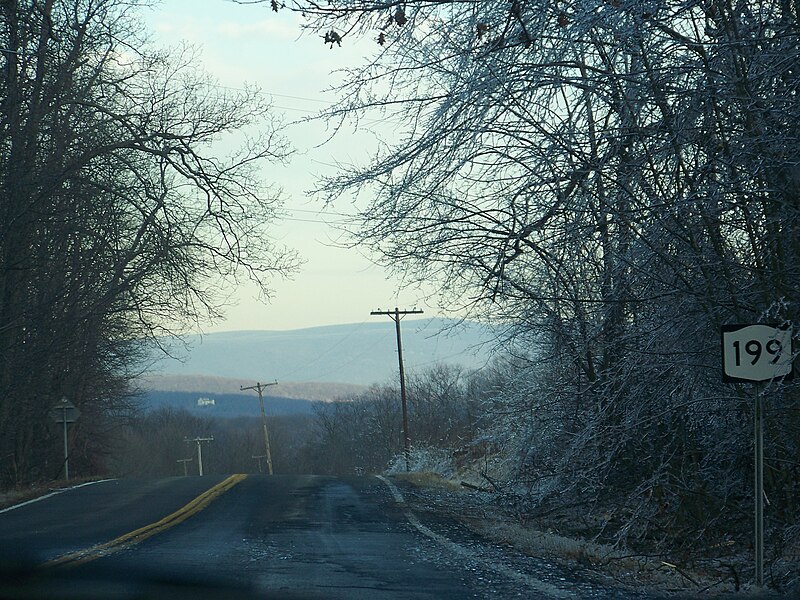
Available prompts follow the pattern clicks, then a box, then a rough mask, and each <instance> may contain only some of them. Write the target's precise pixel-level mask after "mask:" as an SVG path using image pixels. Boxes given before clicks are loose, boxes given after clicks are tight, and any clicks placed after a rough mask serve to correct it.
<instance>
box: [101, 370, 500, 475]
mask: <svg viewBox="0 0 800 600" xmlns="http://www.w3.org/2000/svg"><path fill="white" fill-rule="evenodd" d="M495 385H496V382H495V381H493V380H491V379H490V378H488V377H487V375H486V373H472V372H465V371H463V370H462V369H460V368H458V367H453V366H446V365H441V366H437V367H434V368H432V369H430V370H427V371H423V372H420V373H419V374H412V375H411V376H410V377H409V379H408V382H407V389H408V395H409V397H410V398H412V399H413V400H412V401H410V402H409V430H410V432H411V436H412V439H413V445H414V447H415V448H417V449H420V448H423V449H434V448H435V449H440V450H443V451H444V452H445V453H446V454H447V455H448V456H449V454H450V453H451V451H452V450H454V449H459V448H462V447H466V446H469V444H471V442H472V441H473V440H474V439H476V437H477V436H478V435H479V432H481V431H482V430H483V429H484V426H485V422H486V416H485V414H484V411H485V406H484V401H485V399H486V398H488V397H490V396H491V395H492V393H493V391H494V386H495ZM268 432H269V438H270V449H271V454H272V460H273V468H274V472H275V473H276V474H288V473H300V474H302V473H310V474H320V475H353V474H378V473H383V472H386V471H387V470H389V469H390V468H392V465H393V464H394V463H398V462H399V463H403V460H402V459H403V435H402V414H401V404H400V392H399V389H398V386H397V385H393V384H383V385H374V386H372V387H370V388H369V389H368V390H367V391H365V392H363V393H360V394H358V395H354V396H350V397H345V398H341V399H339V400H337V401H335V402H317V403H315V404H314V411H313V414H311V415H281V416H270V417H268ZM212 436H213V438H214V441H213V442H208V443H206V444H207V445H204V446H203V448H204V450H203V470H204V472H205V473H219V474H221V473H235V472H244V473H256V472H258V465H259V461H258V459H257V458H253V457H258V456H262V457H263V455H264V454H265V444H264V434H263V429H262V422H261V419H260V418H251V417H239V418H235V419H225V418H211V417H204V416H199V415H196V414H192V413H190V412H188V411H186V410H182V409H175V408H166V407H162V408H159V409H156V410H149V411H146V412H143V413H140V414H139V415H138V416H137V417H136V418H134V419H132V420H131V421H130V422H129V423H128V424H127V425H126V426H125V427H123V428H121V430H120V431H119V432H118V434H117V438H116V442H115V444H114V446H113V452H112V453H111V455H110V456H109V457H108V460H107V465H108V467H109V469H110V470H111V472H112V473H113V474H115V475H118V476H135V475H149V476H170V475H179V474H183V463H180V462H179V461H180V460H181V459H184V458H190V459H192V462H190V463H189V468H188V472H189V473H190V474H197V472H198V467H197V462H196V445H195V443H193V442H186V441H185V440H186V439H189V440H191V439H194V438H197V437H212ZM448 461H449V458H448ZM261 465H262V467H261V468H262V471H263V472H266V462H265V460H264V459H263V458H262V459H261ZM400 468H401V469H404V464H401V466H400Z"/></svg>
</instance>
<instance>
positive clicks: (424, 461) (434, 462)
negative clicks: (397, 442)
mask: <svg viewBox="0 0 800 600" xmlns="http://www.w3.org/2000/svg"><path fill="white" fill-rule="evenodd" d="M408 468H409V471H411V472H413V473H435V474H436V475H439V476H440V477H443V478H445V479H447V478H449V477H452V475H453V473H454V472H455V463H454V462H453V453H452V451H450V450H449V449H444V448H433V447H431V446H416V447H413V448H411V451H410V452H409V454H408ZM405 472H406V457H405V454H403V453H400V454H398V455H396V456H394V457H393V458H392V461H391V462H390V463H389V467H388V468H387V469H386V473H387V474H389V475H396V474H399V473H405Z"/></svg>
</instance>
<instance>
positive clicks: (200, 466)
mask: <svg viewBox="0 0 800 600" xmlns="http://www.w3.org/2000/svg"><path fill="white" fill-rule="evenodd" d="M183 441H184V442H186V443H189V442H194V443H195V444H197V473H198V475H200V477H202V476H203V442H213V441H214V436H213V435H212V436H211V437H196V438H194V439H189V438H183ZM185 465H186V463H184V466H185Z"/></svg>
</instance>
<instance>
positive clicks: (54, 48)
mask: <svg viewBox="0 0 800 600" xmlns="http://www.w3.org/2000/svg"><path fill="white" fill-rule="evenodd" d="M137 8H138V5H137V3H136V2H133V3H131V2H118V1H117V0H99V1H97V2H83V1H82V0H46V1H44V2H27V1H18V0H13V1H11V2H4V3H2V5H0V55H1V56H2V58H0V60H2V65H1V66H2V77H0V89H1V90H2V98H3V99H2V103H1V104H0V161H2V165H3V168H2V172H0V190H1V191H0V195H2V202H0V353H2V356H3V360H2V361H1V362H0V456H3V457H8V456H12V457H13V464H14V465H15V468H16V473H17V475H19V474H20V473H23V474H24V476H25V477H31V476H53V475H54V474H55V473H53V472H46V471H45V470H42V468H41V467H42V465H44V463H45V460H46V459H47V456H48V454H49V453H51V452H52V450H51V448H52V445H51V444H50V440H49V437H48V436H47V435H46V431H47V421H48V415H47V411H48V409H49V407H50V406H51V405H52V404H53V403H54V402H55V401H56V400H57V399H59V398H60V397H61V396H68V397H70V398H71V399H72V401H73V402H74V403H75V404H77V405H78V406H79V407H80V408H81V409H82V410H84V412H85V414H86V415H87V417H89V416H91V415H96V416H97V417H98V418H100V416H101V415H107V414H108V411H107V410H106V409H114V408H119V407H121V406H122V405H121V404H119V402H118V401H120V400H124V399H125V397H126V391H125V380H126V378H127V377H128V376H129V375H130V374H131V373H133V372H135V369H136V368H139V367H138V366H137V360H136V359H137V354H136V353H137V349H138V348H139V347H141V343H142V342H143V341H146V340H151V341H154V340H156V339H157V338H158V337H159V336H161V335H164V334H171V333H176V332H179V331H180V330H181V329H182V327H184V326H185V325H186V324H188V323H193V322H196V321H197V320H203V319H208V318H211V317H213V316H215V315H216V314H217V313H216V311H217V308H218V307H219V305H220V303H221V302H223V301H224V294H220V293H219V290H220V286H221V285H224V282H226V281H230V280H231V279H233V278H236V277H239V276H246V277H250V278H251V279H253V280H254V281H256V282H258V283H259V284H261V285H262V286H264V289H265V291H268V290H267V286H268V284H269V278H270V276H272V275H275V274H281V273H284V272H286V271H287V270H289V269H291V268H292V266H293V265H294V264H295V258H294V254H293V253H292V252H289V251H286V250H284V249H282V248H277V247H273V246H272V244H271V242H270V241H269V237H268V236H267V235H265V229H264V228H265V226H266V225H267V224H268V223H269V221H270V220H271V219H272V218H273V217H274V215H275V210H276V208H277V207H278V206H279V204H278V202H277V200H276V198H275V196H274V194H273V193H272V192H271V191H270V190H269V188H268V187H266V186H265V185H264V184H263V183H262V181H261V179H260V178H259V176H258V175H259V174H258V168H259V166H260V165H261V164H262V163H263V161H264V160H268V159H273V160H274V159H277V160H279V159H280V158H281V157H282V156H284V155H285V153H286V151H287V149H286V145H285V143H284V141H283V140H282V139H281V138H280V136H279V135H278V133H277V128H276V124H275V123H274V122H273V121H272V119H271V117H270V112H269V106H268V104H267V103H265V102H264V101H263V100H262V99H261V98H260V97H259V96H258V94H257V92H256V91H254V90H248V91H244V92H235V93H231V92H229V91H226V90H223V89H222V88H219V87H217V86H216V85H215V82H214V81H213V80H211V79H210V78H208V77H207V76H205V75H204V74H203V73H201V72H199V71H198V70H197V68H196V67H195V63H196V58H195V56H194V55H193V53H192V52H191V50H189V49H179V50H177V51H169V52H167V51H162V50H157V49H155V48H153V47H152V46H150V45H149V44H148V43H147V41H146V39H145V37H144V35H143V32H142V31H141V30H140V29H139V27H138V25H136V22H135V14H134V13H135V10H136V9H137ZM224 138H228V139H229V140H230V141H231V142H234V141H235V140H237V139H238V140H239V141H242V140H244V141H243V143H241V145H240V148H239V150H236V151H234V152H233V153H231V154H230V155H229V156H220V155H219V152H218V151H217V150H215V149H214V148H213V147H212V145H213V144H214V143H215V142H217V141H219V140H222V139H224ZM94 407H97V408H98V410H94ZM89 425H90V423H89V422H84V423H83V424H82V429H77V428H76V433H78V434H79V433H80V431H82V430H86V429H87V428H88V427H89ZM7 466H8V464H7V463H6V464H4V465H2V466H0V469H2V470H3V473H4V478H5V479H7V478H8V476H10V470H9V469H8V468H7Z"/></svg>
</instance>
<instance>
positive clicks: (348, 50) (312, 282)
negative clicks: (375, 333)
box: [143, 0, 438, 332]
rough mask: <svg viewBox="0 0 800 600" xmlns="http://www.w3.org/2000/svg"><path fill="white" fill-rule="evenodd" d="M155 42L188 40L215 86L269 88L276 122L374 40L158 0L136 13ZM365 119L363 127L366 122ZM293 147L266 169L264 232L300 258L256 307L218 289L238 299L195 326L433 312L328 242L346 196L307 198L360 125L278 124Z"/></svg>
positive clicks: (248, 291)
mask: <svg viewBox="0 0 800 600" xmlns="http://www.w3.org/2000/svg"><path fill="white" fill-rule="evenodd" d="M143 16H144V17H145V22H146V24H147V26H148V27H149V28H150V29H151V30H152V31H153V33H154V34H155V36H156V40H157V41H158V42H159V43H163V44H168V45H175V44H179V43H181V42H188V43H190V44H192V45H194V46H196V47H198V48H199V49H200V51H201V56H202V60H203V67H204V68H205V70H207V71H208V72H209V73H211V74H212V75H214V76H215V77H216V78H217V79H218V80H219V82H220V84H221V85H225V86H230V87H234V88H235V87H241V86H242V85H243V84H245V83H250V84H255V85H258V86H259V87H260V88H261V89H262V90H263V91H264V92H265V93H267V94H270V95H272V98H273V102H274V106H275V108H276V112H277V113H278V114H280V115H282V117H283V119H284V120H285V121H286V122H292V121H296V120H298V119H302V118H303V117H307V116H310V115H313V114H315V113H316V111H318V110H319V109H320V107H323V106H325V105H326V104H329V103H332V102H334V101H335V100H336V96H335V95H334V94H331V93H326V90H327V89H328V88H330V87H331V86H332V85H335V83H336V82H337V81H338V78H339V77H340V75H337V74H336V73H333V71H335V70H336V69H338V68H341V67H344V66H347V65H348V64H349V65H353V64H356V62H357V61H358V60H359V58H360V57H362V56H364V55H365V54H366V53H369V52H372V51H373V49H374V48H375V46H374V44H375V42H372V41H369V40H365V41H364V42H362V43H347V44H345V45H344V46H343V47H342V48H338V47H336V48H333V49H331V48H329V47H328V46H327V45H325V44H324V43H323V41H322V39H321V38H320V37H317V36H315V35H313V34H310V33H305V34H302V33H301V28H300V21H299V17H297V16H295V15H292V14H290V13H289V12H287V11H281V12H279V13H274V12H272V11H271V10H270V9H269V3H265V4H261V5H237V4H234V3H232V2H229V1H226V0H164V1H163V2H161V3H160V4H159V5H157V6H155V7H154V8H153V10H152V11H149V12H148V13H147V14H145V15H143ZM373 126H375V125H370V127H373ZM286 133H287V136H288V138H289V141H290V142H291V143H292V145H293V146H294V147H295V149H296V151H297V154H296V155H295V156H294V158H293V159H292V161H291V163H290V164H289V165H288V166H287V167H282V166H280V165H272V166H270V167H269V168H268V169H267V170H266V172H265V173H264V176H265V180H267V181H270V182H274V183H277V184H278V185H280V186H281V187H282V188H283V189H284V197H285V201H286V204H285V207H286V209H287V211H288V213H289V215H290V217H289V219H287V220H284V221H281V222H279V223H276V224H275V226H274V227H273V228H272V230H271V231H270V232H269V234H270V235H271V236H272V237H273V238H275V239H276V240H278V241H280V242H281V243H283V244H285V245H287V246H290V247H293V248H295V249H297V250H298V251H299V252H300V254H301V255H302V257H303V258H304V259H305V261H306V263H305V264H304V265H303V267H302V268H301V270H300V271H299V272H298V273H297V274H296V275H295V276H294V278H293V280H291V281H285V280H275V281H274V284H273V288H274V298H273V299H272V300H271V301H270V302H269V303H268V304H263V303H261V302H259V301H258V300H257V298H256V296H257V294H256V290H255V289H254V288H252V287H249V286H243V287H241V288H239V289H235V290H226V292H229V293H230V294H231V295H232V296H233V297H234V298H235V299H236V300H237V302H238V305H237V306H233V307H230V308H229V309H227V310H226V317H227V318H226V320H225V321H222V322H219V323H217V324H215V325H212V326H207V327H204V328H203V330H204V331H205V332H214V331H226V330H241V329H276V330H278V329H295V328H302V327H312V326H317V325H327V324H334V323H360V322H363V321H367V320H370V319H375V318H377V317H370V316H369V311H370V310H374V309H376V308H382V309H384V310H385V309H387V308H391V307H394V306H395V305H399V306H400V307H401V308H413V307H415V306H416V307H419V308H421V309H423V310H425V313H426V316H436V315H437V314H438V313H437V311H436V310H435V309H433V308H432V307H431V306H428V305H427V304H426V301H425V298H424V296H425V294H423V292H421V291H418V290H413V289H406V290H401V289H400V283H399V281H398V280H396V279H394V278H390V277H389V276H388V274H387V273H386V272H385V271H384V270H383V269H381V268H380V267H377V266H375V265H374V264H372V263H371V262H370V261H369V260H368V259H367V258H366V257H365V256H363V255H362V254H360V253H359V252H358V251H356V250H345V249H342V248H337V247H335V244H334V242H335V240H336V239H337V238H338V237H339V236H340V233H339V232H338V231H337V230H336V228H335V227H334V226H331V225H330V224H329V223H334V224H335V222H336V221H337V220H341V219H342V217H341V216H340V215H339V214H337V213H349V212H352V210H353V208H352V206H351V204H350V203H348V202H344V203H342V204H339V205H336V206H334V207H331V208H330V209H328V210H327V211H323V210H322V206H321V202H320V201H318V200H313V199H311V198H309V197H308V196H307V194H306V192H307V191H308V190H309V189H310V188H311V187H312V185H313V181H314V176H315V175H316V174H319V173H322V172H326V171H327V172H330V167H329V166H327V165H331V164H333V163H335V162H352V161H356V162H357V161H362V162H363V160H364V158H365V154H364V152H365V150H367V149H369V147H370V146H372V145H373V143H374V142H373V136H372V135H371V134H370V132H361V133H357V132H348V133H347V135H342V134H340V135H338V136H337V138H336V139H335V140H334V142H331V143H329V144H326V145H325V146H323V147H317V146H319V144H321V143H322V142H323V141H325V140H326V139H327V137H328V136H329V132H328V131H327V130H326V127H325V124H324V123H319V122H318V123H315V124H293V125H291V126H290V127H289V128H288V129H287V132H286Z"/></svg>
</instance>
